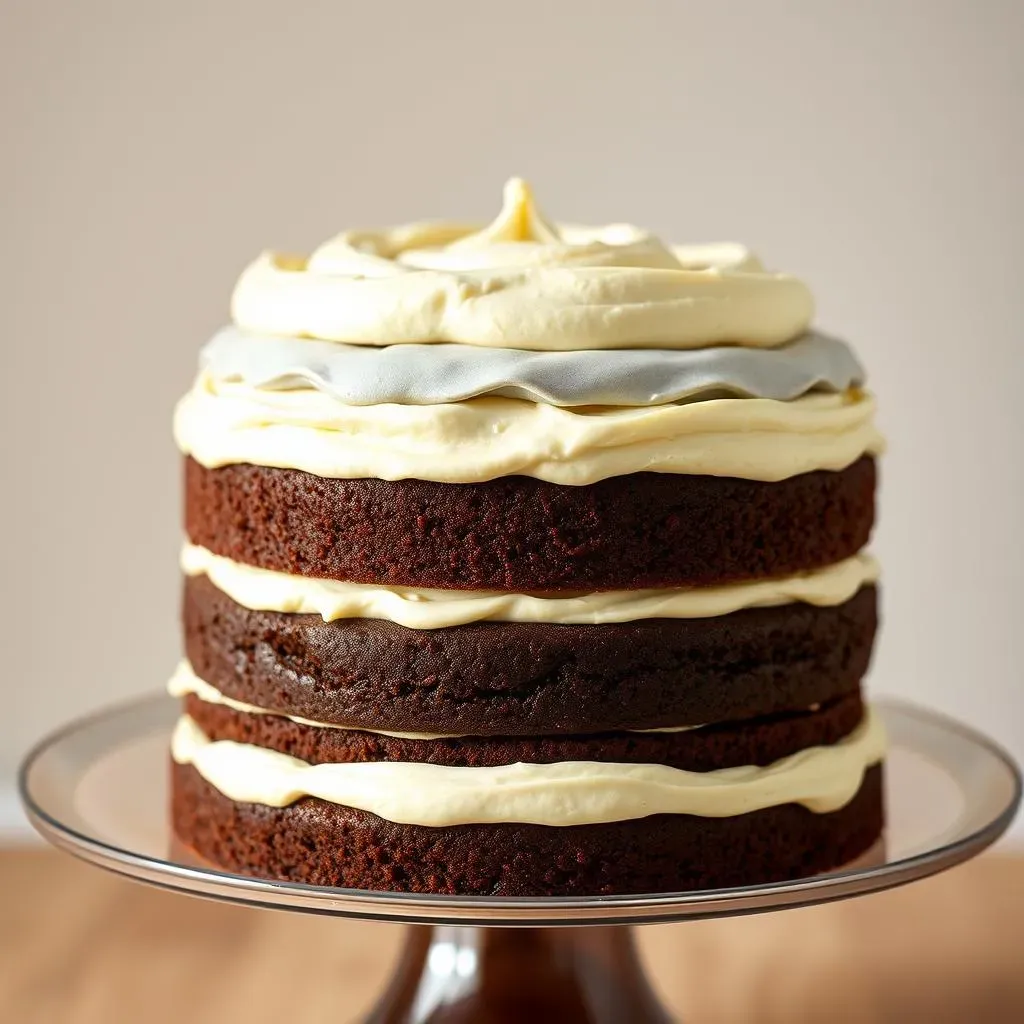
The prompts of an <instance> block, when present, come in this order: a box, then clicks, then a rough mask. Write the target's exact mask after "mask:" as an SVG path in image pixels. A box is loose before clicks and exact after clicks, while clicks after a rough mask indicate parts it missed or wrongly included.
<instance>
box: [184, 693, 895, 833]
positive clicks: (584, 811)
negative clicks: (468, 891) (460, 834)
mask: <svg viewBox="0 0 1024 1024" xmlns="http://www.w3.org/2000/svg"><path fill="white" fill-rule="evenodd" d="M885 746H886V740H885V730H884V728H883V725H882V721H881V718H880V717H879V716H878V715H877V714H875V713H874V712H872V711H870V710H868V711H867V712H866V714H865V717H864V719H863V720H862V722H861V723H860V725H858V727H857V728H856V729H855V730H854V731H853V732H852V733H850V735H849V736H847V737H845V738H844V739H843V740H841V741H840V742H839V743H836V744H834V745H833V746H830V747H810V748H808V749H806V750H802V751H799V752H798V753H796V754H792V755H790V756H789V757H785V758H782V759H781V760H779V761H776V762H774V763H773V764H771V765H768V766H767V767H763V768H761V767H757V766H754V765H747V766H742V767H738V768H723V769H719V770H718V771H711V772H688V771H683V770H681V769H679V768H670V767H668V766H666V765H656V764H614V763H602V762H598V761H562V762H558V763H555V764H510V765H503V766H501V767H495V768H453V767H449V766H443V765H433V764H419V763H407V762H393V761H375V762H360V763H356V764H318V765H310V764H307V763H306V762H305V761H300V760H298V758H294V757H290V756H289V755H287V754H282V753H278V752H277V751H273V750H267V749H265V748H263V747H256V746H251V745H248V744H242V743H235V742H233V741H229V740H218V741H216V742H211V741H210V740H209V739H208V738H207V737H206V736H205V735H204V734H203V732H202V731H201V730H200V729H199V727H198V726H197V725H196V723H195V722H194V721H193V720H192V719H191V718H189V717H188V716H184V717H182V718H181V719H180V720H179V722H178V725H177V727H176V729H175V731H174V737H173V740H172V745H171V751H172V755H173V757H174V759H175V761H177V762H178V763H179V764H190V765H192V766H194V767H195V769H196V770H197V771H198V772H199V774H200V775H201V776H202V777H203V778H204V779H205V780H206V781H207V782H209V783H210V785H212V786H213V787H214V788H216V789H217V790H219V791H220V792H221V793H223V794H224V795H225V796H226V797H228V798H229V799H230V800H236V801H240V802H243V803H257V804H265V805H269V806H271V807H286V806H288V805H289V804H291V803H293V802H294V801H296V800H298V799H300V798H302V797H305V796H313V797H318V798H320V799H321V800H326V801H329V802H330V803H334V804H342V805H344V806H347V807H356V808H359V809H360V810H363V811H368V812H370V813H372V814H376V815H379V816H380V817H382V818H385V819H386V820H388V821H393V822H397V823H400V824H407V825H427V826H435V827H439V826H446V825H461V824H469V823H495V824H496V823H499V822H526V823H534V824H539V825H555V826H569V825H590V824H597V823H599V822H609V821H626V820H632V819H636V818H644V817H647V816H648V815H651V814H694V815H700V816H702V817H713V818H722V817H732V816H734V815H737V814H748V813H750V812H752V811H757V810H761V809H763V808H765V807H778V806H781V805H783V804H790V803H797V804H801V805H803V806H804V807H806V808H808V810H810V811H813V812H815V813H817V814H824V813H828V812H830V811H836V810H839V809H840V808H841V807H843V806H844V805H845V804H847V803H848V802H849V801H850V800H851V799H853V797H854V795H855V794H856V792H857V790H858V789H859V788H860V784H861V781H862V779H863V777H864V772H865V771H866V770H867V768H869V767H870V766H871V765H873V764H877V763H878V762H880V761H881V760H882V758H883V756H884V754H885Z"/></svg>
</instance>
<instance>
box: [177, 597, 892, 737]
mask: <svg viewBox="0 0 1024 1024" xmlns="http://www.w3.org/2000/svg"><path fill="white" fill-rule="evenodd" d="M876 597H877V595H876V591H875V588H874V587H871V586H868V587H864V588H862V589H861V590H860V592H859V593H857V594H856V595H854V597H853V598H851V599H850V600H849V601H847V602H846V603H845V604H842V605H839V606H837V607H834V608H816V607H812V606H811V605H805V604H789V605H782V606H780V607H777V608H754V609H748V610H745V611H739V612H734V613H733V614H731V615H723V616H717V617H712V618H707V619H647V620H643V621H639V622H628V623H618V624H612V625H587V626H562V625H554V624H550V623H520V622H479V623H473V624H471V625H465V626H452V627H449V628H445V629H436V630H415V629H409V628H407V627H405V626H400V625H397V624H396V623H393V622H387V621H384V620H378V619H341V620H337V621H335V622H324V621H323V619H321V618H320V617H319V616H316V615H286V614H279V613H276V612H257V611H250V610H249V609H246V608H242V607H241V606H240V605H238V604H236V603H235V602H234V601H232V600H231V599H230V598H228V597H227V596H226V595H225V594H224V593H222V592H221V591H220V590H218V589H217V588H216V587H215V586H213V584H212V583H210V581H209V580H208V579H206V578H205V577H194V578H190V579H187V580H186V583H185V593H184V626H185V650H186V654H187V656H188V658H189V660H190V661H191V663H192V667H193V668H194V670H195V672H196V674H197V675H198V676H199V677H200V678H201V679H205V680H206V681H207V682H208V683H210V684H211V685H213V686H215V687H216V688H217V689H218V690H220V691H221V692H222V693H224V694H226V695H227V696H229V697H233V698H235V699H236V700H240V701H243V702H245V703H247V704H253V705H255V706H256V707H261V708H266V709H268V710H272V711H280V712H283V713H285V714H290V715H295V716H298V717H300V718H308V719H311V720H312V721H315V722H329V723H334V724H339V725H349V726H356V727H362V728H368V729H384V730H387V731H391V732H425V733H462V734H473V735H483V736H490V735H500V736H530V735H542V734H550V733H566V732H574V733H580V732H585V733H589V732H609V731H613V730H616V729H625V728H632V729H654V728H659V727H663V726H675V725H703V724H706V723H710V722H724V721H729V720H735V719H745V718H758V717H761V716H764V715H771V714H775V713H777V712H784V711H802V710H804V709H806V708H808V707H810V706H811V705H812V704H821V703H825V702H827V701H830V700H833V699H835V698H836V697H839V696H841V695H843V694H848V693H853V692H855V691H856V690H857V688H858V684H859V682H860V679H861V677H862V676H863V675H864V673H865V671H866V670H867V667H868V662H869V660H870V656H871V646H872V641H873V639H874V636H875V630H876V626H877V612H876V603H877V601H876Z"/></svg>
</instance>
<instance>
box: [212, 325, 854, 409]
mask: <svg viewBox="0 0 1024 1024" xmlns="http://www.w3.org/2000/svg"><path fill="white" fill-rule="evenodd" d="M199 358H200V366H201V367H202V369H203V370H205V371H206V373H208V374H209V376H210V377H211V378H212V379H214V380H216V381H221V382H224V383H238V384H244V385H246V386H247V387H250V388H268V389H271V390H275V391H276V390H284V391H293V390H301V389H303V388H312V389H314V390H316V391H320V392H322V393H324V394H326V395H331V396H332V397H334V398H336V399H338V401H340V402H344V403H346V404H348V405H383V404H386V403H399V404H401V405H443V404H445V403H447V402H461V401H464V400H465V399H467V398H479V397H481V396H485V395H491V396H495V397H498V398H519V399H524V400H525V401H528V402H543V403H545V404H547V405H560V406H577V405H610V406H647V405H665V404H667V403H669V402H678V401H683V400H685V401H695V400H698V399H703V400H707V399H711V398H729V397H740V396H742V397H747V398H771V399H775V400H776V401H789V400H791V399H794V398H799V397H800V396H801V395H804V394H807V393H808V392H809V391H812V390H821V391H840V392H841V391H846V390H847V389H849V388H851V387H855V386H859V385H861V384H863V383H864V370H863V368H862V367H861V365H860V363H859V362H858V361H857V357H856V356H855V355H854V354H853V352H852V350H851V349H850V347H849V345H847V344H846V343H845V342H843V341H840V340H839V339H838V338H830V337H828V336H827V335H824V334H819V333H816V332H813V331H811V332H808V333H807V334H804V335H802V336H801V337H799V338H797V339H796V341H792V342H787V343H786V344H785V345H781V346H779V347H778V348H775V349H767V350H765V349H749V348H736V347H734V346H733V347H727V346H716V347H714V348H705V349H691V350H673V349H614V350H608V351H601V352H527V351H523V350H522V349H508V348H490V349H488V348H477V347H473V346H470V345H446V344H438V345H392V346H390V347H385V348H374V347H367V346H359V345H342V344H338V343H336V342H331V341H316V340H313V339H310V338H281V337H277V336H275V335H268V334H258V335H257V334H248V333H246V332H245V331H240V330H238V328H236V327H225V328H224V329H223V330H221V331H219V332H218V333H217V334H216V335H214V337H213V338H212V339H211V340H210V341H209V342H208V343H207V344H206V346H205V347H204V348H203V351H202V353H201V354H200V357H199Z"/></svg>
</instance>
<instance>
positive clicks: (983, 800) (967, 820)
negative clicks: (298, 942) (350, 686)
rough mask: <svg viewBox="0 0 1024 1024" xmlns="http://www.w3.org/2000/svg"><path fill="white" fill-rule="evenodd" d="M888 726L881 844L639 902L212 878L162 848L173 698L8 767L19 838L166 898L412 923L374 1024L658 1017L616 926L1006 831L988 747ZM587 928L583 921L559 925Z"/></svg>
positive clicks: (862, 884)
mask: <svg viewBox="0 0 1024 1024" xmlns="http://www.w3.org/2000/svg"><path fill="white" fill-rule="evenodd" d="M879 707H880V708H881V711H882V713H883V715H884V718H885V722H886V725H887V727H888V729H889V734H890V739H891V752H890V755H889V758H888V760H887V763H886V788H887V792H886V799H887V832H886V837H885V840H884V844H882V843H880V844H879V846H878V847H877V848H876V849H875V850H873V851H871V853H870V854H869V855H868V856H866V857H864V858H861V859H860V860H859V861H858V862H857V863H856V864H852V865H848V866H847V867H846V868H843V869H841V870H838V871H834V872H831V873H828V874H824V875H818V876H816V877H813V878H802V879H799V880H797V881H792V882H782V883H777V884H772V885H758V886H751V887H748V888H735V889H716V890H705V891H701V892H682V893H654V894H650V895H642V896H608V897H598V896H594V897H575V898H551V897H547V898H536V899H531V898H502V897H457V896H431V895H414V894H405V893H389V892H364V891H358V890H352V889H331V888H324V887H317V886H309V885H301V884H293V883H289V882H274V881H265V880H261V879H255V878H248V877H244V876H241V875H232V874H226V873H224V872H220V871H216V870H213V869H211V868H210V867H209V866H205V865H198V864H196V863H194V862H193V863H190V862H189V859H188V857H187V855H185V854H182V853H181V852H180V851H175V850H174V849H173V843H172V836H171V833H170V830H169V827H168V811H167V804H168V801H167V791H168V790H167V786H168V784H167V770H168V762H169V754H168V746H169V741H170V733H171V729H172V727H173V725H174V722H175V720H176V719H177V716H178V714H179V704H178V702H177V701H175V700H172V699H171V698H169V697H166V696H163V695H160V696H157V697H150V698H146V699H143V700H137V701H134V702H132V703H130V704H124V705H120V706H118V707H114V708H112V709H110V710H107V711H103V712H100V713H99V714H96V715H93V716H92V717H90V718H86V719H83V720H81V721H78V722H75V723H73V724H72V725H69V726H68V727H66V728H64V729H62V730H61V731H60V732H57V733H55V734H54V735H52V736H50V737H48V738H47V739H45V740H43V742H41V743H40V744H39V745H38V746H37V747H36V748H35V750H33V751H32V752H31V753H30V754H29V756H28V757H27V758H26V760H25V763H24V765H23V766H22V769H21V773H20V779H19V783H20V790H21V797H22V800H23V801H24V804H25V807H26V809H27V811H28V814H29V817H30V818H31V820H32V823H33V824H34V825H35V827H36V828H37V829H38V830H39V831H40V832H41V833H42V835H43V836H44V837H45V838H46V839H48V840H49V841H50V842H51V843H53V844H54V845H55V846H57V847H59V848H61V849H63V850H67V851H68V852H70V853H73V854H75V855H76V856H78V857H81V858H83V859H84V860H87V861H90V862H91V863H93V864H97V865H99V866H100V867H103V868H107V869H108V870H111V871H115V872H117V873H119V874H122V875H126V876H128V877H130V878H135V879H137V880H139V881H142V882H148V883H150V884H152V885H156V886H160V887H161V888H164V889H171V890H173V891H175V892H181V893H188V894H190V895H193V896H205V897H207V898H211V899H219V900H227V901H229V902H232V903H241V904H245V905H248V906H258V907H277V908H279V909H284V910H293V911H305V912H307V913H314V914H336V915H339V916H345V917H353V918H364V919H368V920H375V921H402V922H405V923H407V924H411V925H416V926H427V927H411V928H409V929H408V937H407V941H406V945H405V949H404V951H403V953H402V956H401V959H400V962H399V964H398V967H397V969H396V971H395V974H394V976H393V978H392V980H391V982H390V985H389V987H388V988H387V990H386V991H385V993H384V994H383V995H382V997H381V999H380V1001H379V1003H378V1005H377V1007H376V1009H375V1010H374V1011H373V1012H372V1013H371V1015H370V1017H369V1018H368V1019H369V1020H370V1021H372V1022H377V1024H384V1022H387V1024H392V1022H398V1021H409V1022H411V1021H417V1022H425V1021H430V1022H432V1024H442V1022H445V1024H455V1022H469V1021H481V1022H487V1024H504V1022H511V1021H522V1020H530V1021H531V1024H541V1022H543V1021H557V1022H559V1024H573V1022H577V1021H579V1022H584V1021H586V1022H599V1021H600V1022H604V1021H609V1022H611V1021H615V1022H620V1021H626V1022H629V1024H642V1022H646V1021H667V1020H668V1019H669V1018H668V1016H667V1014H666V1013H665V1011H664V1010H663V1009H662V1008H661V1006H660V1005H659V1003H658V1001H657V999H656V997H655V996H654V994H653V992H652V990H651V989H650V987H649V985H648V983H647V980H646V978H645V977H644V974H643V969H642V967H641V965H640V962H639V960H638V958H637V955H636V951H635V948H634V945H633V940H632V934H631V930H630V926H631V925H637V924H646V923H651V922H664V921H680V920H684V919H686V920H689V919H694V918H706V917H716V916H723V915H729V914H749V913H756V912H759V911H767V910H781V909H783V908H786V907H800V906H808V905H810V904H816V903H824V902H827V901H830V900H837V899H843V898H845V897H849V896H858V895H861V894H863V893H869V892H877V891H879V890H882V889H889V888H892V887H893V886H897V885H902V884H904V883H906V882H913V881H915V880H917V879H919V878H924V877H926V876H928V875H932V874H935V873H936V872H938V871H942V870H944V869H945V868H949V867H952V866H953V865H955V864H959V863H960V862H962V861H964V860H967V859H968V858H969V857H973V856H974V855H975V854H977V853H979V852H980V851H981V850H983V849H984V848H985V847H986V846H988V845H989V844H990V843H992V842H993V841H994V840H995V839H997V838H998V837H999V836H1000V835H1001V834H1002V833H1003V832H1004V831H1005V829H1006V828H1007V826H1008V825H1009V823H1010V821H1011V820H1012V818H1013V816H1014V813H1015V812H1016V810H1017V807H1018V804H1019V802H1020V797H1021V777H1020V773H1019V771H1018V769H1017V767H1016V766H1015V765H1014V763H1013V761H1012V760H1011V759H1010V758H1009V757H1008V756H1007V755H1006V754H1005V753H1004V752H1003V751H1002V750H1000V749H999V748H998V747H997V746H996V745H995V744H993V743H992V742H991V741H989V740H988V739H986V738H985V737H984V736H981V735H979V734H978V733H977V732H974V731H973V730H971V729H968V728H967V727H966V726H963V725H960V724H959V723H957V722H954V721H952V720H950V719H948V718H944V717H941V716H939V715H936V714H934V713H932V712H929V711H924V710H921V709H919V708H915V707H912V706H909V705H905V704H899V703H893V702H881V703H880V704H879ZM568 926H585V927H568Z"/></svg>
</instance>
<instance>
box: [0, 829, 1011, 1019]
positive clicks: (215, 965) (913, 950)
mask: <svg viewBox="0 0 1024 1024" xmlns="http://www.w3.org/2000/svg"><path fill="white" fill-rule="evenodd" d="M400 931H401V930H400V928H399V927H397V926H393V925H384V924H371V923H365V922H357V921H344V920H340V919H339V920H334V919H331V918H324V917H312V916H306V915H300V914H288V913H282V912H278V911H260V910H250V909H244V908H240V907H231V906H227V905H224V904H218V903H210V902H205V901H202V900H197V899H189V898H186V897H182V896H177V895H172V894H170V893H165V892H161V891H159V890H155V889H150V888H147V887H144V886H142V885H138V884H135V883H132V882H127V881H123V880H121V879H118V878H115V877H113V876H111V875H108V874H105V873H104V872H102V871H99V870H98V869H96V868H91V867H88V866H86V865H83V864H79V863H77V862H76V861H74V860H72V859H71V858H70V857H68V856H65V855H62V854H57V853H54V852H50V851H45V850H35V849H33V850H22V851H0V1021H2V1022H4V1024H7V1022H10V1024H36V1022H40V1024H43V1022H45V1024H134V1022H136V1021H138V1022H145V1024H164V1022H166V1024H172V1022H173V1024H182V1022H188V1024H234V1022H236V1021H238V1022H245V1024H262V1022H271V1021H273V1022H287V1024H307V1022H308V1024H320V1022H323V1024H327V1022H330V1024H340V1022H344V1021H349V1020H358V1019H359V1016H360V1014H362V1013H363V1012H364V1011H365V1010H367V1009H368V1007H369V1005H370V1003H371V1001H372V1000H373V997H374V995H375V994H376V993H377V991H378V990H379V988H380V986H381V985H382V983H383V981H384V979H385V977H386V976H387V974H388V973H389V971H390V968H391V965H392V960H393V957H394V955H395V953H396V951H397V949H398V945H399V941H400ZM640 945H641V948H642V951H643V955H644V958H645V960H646V961H647V963H648V965H649V968H650V971H651V974H652V976H653V978H654V980H655V984H656V986H657V988H658V990H659V992H660V993H661V995H662V997H663V998H664V1000H665V1002H666V1004H667V1005H668V1006H669V1007H670V1008H671V1009H672V1010H673V1011H674V1012H675V1013H677V1014H679V1015H681V1016H685V1018H686V1020H688V1021H691V1022H697V1024H701V1022H709V1024H710V1022H744V1024H750V1022H755V1024H756V1022H761V1021H763V1022H780V1024H781V1022H786V1024H799V1022H804V1021H807V1022H815V1024H817V1022H821V1021H829V1022H854V1021H856V1022H877V1021H885V1022H889V1021H892V1022H900V1024H907V1022H917V1021H922V1022H928V1024H943V1022H947V1021H949V1022H957V1024H961V1022H970V1024H975V1022H985V1021H997V1022H1021V1021H1024V858H1011V857H1005V856H1003V857H1000V856H988V857H982V858H981V859H979V860H978V861H976V862H974V863H973V864H969V865H966V866H964V867H960V868H956V869H954V870H953V871H951V872H949V873H947V874H945V875H942V876H940V877H938V878H934V879H930V880H929V881H926V882H921V883H918V884H916V885H912V886H908V887H906V888H904V889H900V890H896V891H894V892H890V893H883V894H880V895H876V896H869V897H864V898H861V899H856V900H850V901H848V902H845V903H838V904H832V905H829V906H824V907H815V908H810V909H806V910H790V911H786V912H784V913H778V914H766V915H762V916H758V917H746V918H739V919H733V920H724V921H702V922H696V923H692V924H682V925H659V926H654V927H649V928H644V929H641V930H640Z"/></svg>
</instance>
